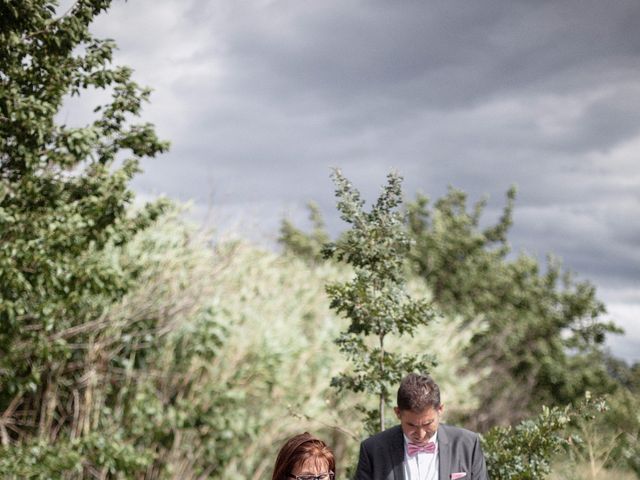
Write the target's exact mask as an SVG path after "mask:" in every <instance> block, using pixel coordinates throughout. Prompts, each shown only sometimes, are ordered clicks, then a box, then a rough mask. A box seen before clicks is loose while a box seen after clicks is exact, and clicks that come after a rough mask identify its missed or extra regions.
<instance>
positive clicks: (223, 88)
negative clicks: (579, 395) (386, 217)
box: [68, 0, 640, 360]
mask: <svg viewBox="0 0 640 480" xmlns="http://www.w3.org/2000/svg"><path fill="white" fill-rule="evenodd" d="M638 25H640V2H638V0H612V1H608V2H603V1H602V0H553V1H542V0H541V1H536V2H532V1H524V0H523V1H516V0H500V1H490V0H474V1H471V2H470V1H457V0H397V1H388V0H369V1H365V0H360V1H358V0H289V1H286V0H130V1H129V2H127V3H125V2H122V1H117V0H116V1H114V5H113V7H112V9H111V11H110V13H108V14H107V15H105V16H103V17H101V18H100V20H99V21H98V22H97V23H96V25H95V28H94V32H95V33H96V34H98V35H99V36H103V37H110V38H114V39H115V40H116V41H117V43H118V44H119V46H120V51H119V53H118V55H117V57H116V60H117V62H118V63H123V64H128V65H130V66H132V67H133V68H134V69H135V71H136V73H135V78H136V79H137V80H138V81H139V82H140V83H142V84H145V85H148V86H150V87H152V88H153V89H154V93H153V95H152V100H151V104H150V105H149V106H148V107H147V108H146V110H145V114H144V119H145V120H149V121H152V122H154V123H155V124H156V126H157V129H158V132H159V134H160V135H161V136H162V137H163V138H165V139H168V140H170V141H171V142H172V149H171V152H170V153H169V154H167V155H164V156H163V157H162V158H160V159H155V160H152V161H146V162H145V163H144V164H143V168H144V169H145V172H144V174H142V175H141V176H139V177H138V178H137V179H136V180H135V182H134V187H135V189H136V190H137V192H138V193H139V194H140V196H141V197H142V198H150V197H153V196H156V195H159V194H166V195H168V196H170V197H173V198H176V199H180V200H189V199H191V200H193V201H194V203H195V207H194V215H196V216H198V215H199V216H200V218H202V217H204V215H205V212H209V213H208V214H207V215H208V216H207V218H208V219H209V221H211V222H213V223H217V224H219V225H221V226H224V228H228V227H229V226H230V225H234V226H235V227H236V228H239V229H241V230H244V231H245V232H246V234H247V235H250V236H253V238H263V239H265V240H267V241H273V239H274V238H276V236H277V228H278V225H279V222H280V219H281V218H282V217H283V216H288V217H290V218H292V219H293V220H295V221H296V222H298V223H300V224H304V223H303V222H304V219H305V218H306V210H305V204H306V203H307V202H308V201H310V200H314V201H316V202H317V203H318V204H319V205H320V206H321V208H322V210H323V212H324V214H325V217H326V219H327V223H328V224H329V225H330V227H331V229H332V230H333V231H337V230H338V229H340V228H342V226H341V225H340V222H339V219H338V215H337V213H336V211H335V207H334V198H333V185H332V183H331V180H330V178H329V174H330V169H331V167H340V168H341V169H342V170H343V172H344V173H345V174H346V175H347V177H349V178H350V179H351V180H352V181H353V183H354V184H355V185H356V187H358V188H359V189H360V190H361V191H362V193H363V194H364V196H365V198H368V199H373V198H375V196H376V195H377V193H378V192H379V189H380V187H381V185H382V184H384V182H385V176H386V174H387V173H388V172H389V171H390V170H391V169H396V170H398V171H399V172H400V173H401V174H402V175H403V176H404V178H405V182H404V189H405V193H406V195H407V197H408V198H413V197H414V195H415V193H416V192H417V191H422V192H423V193H425V194H426V195H428V196H429V197H430V198H432V199H437V198H438V197H440V196H442V195H443V194H444V193H445V192H446V190H447V187H448V186H453V187H456V188H459V189H462V190H464V191H466V192H467V193H468V194H469V196H470V200H472V201H477V200H479V199H481V198H482V197H483V196H485V195H486V196H488V197H489V205H488V209H487V215H486V218H487V220H490V219H493V218H495V217H496V216H497V215H498V214H499V212H500V210H501V209H502V207H503V206H504V198H505V192H506V191H507V189H508V188H509V187H510V186H511V185H516V186H517V187H518V197H517V203H516V209H515V218H514V220H515V226H514V228H513V231H512V234H511V237H510V239H511V244H512V246H513V248H514V251H516V252H520V251H525V252H528V253H530V254H533V255H536V256H538V257H539V258H544V256H545V255H546V254H547V253H552V254H555V255H557V256H558V257H560V258H562V259H563V261H564V265H565V266H566V267H567V269H570V270H572V271H573V272H575V273H576V276H577V278H578V279H581V280H590V281H592V282H593V283H595V284H596V286H597V288H598V292H599V297H600V298H601V299H602V300H604V301H605V302H606V304H607V306H608V310H609V312H610V314H611V316H612V317H613V318H614V319H615V320H616V321H617V323H618V324H620V325H622V326H623V327H624V328H625V329H626V331H627V333H626V335H625V336H624V337H619V338H614V339H612V340H611V341H610V345H611V346H612V348H613V350H614V352H615V353H616V354H617V355H619V356H621V357H623V358H625V359H627V360H640V248H638V247H639V245H638V244H639V243H640V242H639V241H640V225H639V222H638V220H639V218H640V108H638V106H639V105H640V28H638ZM69 108H72V107H69ZM68 113H69V114H70V115H73V112H68Z"/></svg>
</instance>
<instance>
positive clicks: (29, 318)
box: [0, 0, 166, 406]
mask: <svg viewBox="0 0 640 480" xmlns="http://www.w3.org/2000/svg"><path fill="white" fill-rule="evenodd" d="M109 3H110V2H107V1H87V0H85V1H80V2H77V3H76V4H75V6H74V8H73V10H72V11H70V12H69V14H67V15H65V16H64V17H61V18H54V16H53V15H54V11H55V8H54V7H55V4H54V3H52V2H46V1H25V2H9V1H3V2H1V3H0V19H1V20H0V22H1V25H2V28H1V29H0V32H1V33H0V232H1V233H0V237H1V238H0V240H1V241H0V322H1V323H2V327H3V328H2V333H1V334H0V375H1V376H0V382H1V383H2V385H3V389H2V392H3V393H2V395H1V396H0V405H5V406H6V405H7V404H8V402H9V401H10V399H11V398H13V397H15V396H16V395H22V394H23V393H25V392H30V393H35V392H36V391H38V390H39V389H40V388H41V387H42V386H43V382H44V379H43V372H45V371H46V370H47V369H49V368H50V367H53V366H55V367H53V368H64V365H65V364H66V363H67V362H68V361H69V360H70V359H71V358H72V357H73V355H74V352H73V351H72V349H71V348H70V347H69V344H70V343H74V342H82V341H85V340H86V337H82V336H76V332H77V331H78V329H77V328H76V327H78V326H79V325H82V324H84V323H85V322H88V321H91V320H94V319H96V318H98V317H99V316H100V314H101V312H102V311H103V310H104V308H105V305H108V304H109V303H111V302H113V301H114V300H117V299H118V298H120V297H121V296H122V295H123V294H124V293H125V292H126V291H127V289H128V288H129V287H130V285H131V281H132V277H131V274H130V272H124V271H123V270H122V268H121V266H120V265H118V264H117V263H116V262H114V261H113V258H108V257H105V255H103V254H102V252H103V251H104V249H105V248H106V247H107V246H108V245H110V244H123V243H125V242H126V241H127V240H128V239H130V238H131V237H132V235H134V234H135V233H136V232H137V231H139V230H141V229H143V228H145V227H146V226H147V225H149V224H150V223H151V222H152V221H153V219H154V218H156V217H157V215H158V214H159V213H160V212H161V210H162V206H161V205H160V204H156V205H150V206H148V207H146V208H145V209H144V210H143V211H141V212H139V213H137V214H136V215H128V214H127V206H128V205H129V204H130V203H131V201H132V193H131V192H130V191H129V190H128V188H127V184H128V181H129V180H130V178H131V177H132V176H133V175H134V173H135V172H136V171H137V159H138V158H140V157H143V156H154V155H155V154H157V153H159V152H161V151H163V150H164V149H165V148H166V144H165V143H162V142H160V141H158V139H157V138H156V137H155V134H154V133H153V129H152V127H151V126H150V125H132V126H130V125H128V122H127V117H128V116H131V115H137V114H139V112H140V108H141V105H142V102H143V101H144V100H146V98H147V96H148V91H146V90H144V89H141V88H140V87H138V86H137V85H136V84H135V83H134V82H133V81H132V80H131V78H130V77H131V71H130V70H129V69H127V68H115V67H114V68H112V67H110V65H109V63H110V60H111V54H112V50H113V48H114V45H113V43H112V42H110V41H106V40H97V39H94V38H92V36H91V34H90V33H89V29H88V27H89V24H90V22H91V21H92V20H93V18H94V17H95V16H96V15H97V14H99V13H100V12H101V11H104V10H105V9H106V8H107V7H108V5H109ZM89 87H93V88H103V89H106V88H109V89H111V91H112V92H113V96H112V101H111V102H110V103H109V104H107V105H104V106H103V107H102V109H101V115H100V116H99V117H98V118H97V119H96V120H95V121H94V122H93V123H91V124H90V125H88V126H86V127H82V128H71V127H68V126H65V125H58V124H57V123H56V121H55V115H56V114H57V113H58V111H59V109H60V107H61V105H62V102H63V99H64V98H65V96H66V95H77V94H79V93H80V92H81V91H82V90H84V89H86V88H89ZM128 150H129V151H131V153H132V157H131V158H130V159H127V160H125V161H124V162H123V163H122V165H121V166H120V167H117V168H116V167H114V165H113V162H114V160H115V158H116V155H118V154H119V153H120V152H123V153H126V151H128ZM81 330H82V329H81ZM18 334H19V335H20V341H14V340H15V337H16V335H18Z"/></svg>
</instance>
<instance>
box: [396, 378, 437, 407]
mask: <svg viewBox="0 0 640 480" xmlns="http://www.w3.org/2000/svg"><path fill="white" fill-rule="evenodd" d="M439 407H440V388H439V387H438V385H437V384H436V382H435V381H434V380H433V378H431V377H430V376H429V375H426V374H424V375H421V374H417V373H410V374H409V375H407V376H406V377H404V378H403V379H402V381H401V382H400V388H398V408H399V409H400V410H410V411H412V412H422V411H423V410H425V409H427V408H439Z"/></svg>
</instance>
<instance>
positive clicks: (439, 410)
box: [438, 403, 444, 415]
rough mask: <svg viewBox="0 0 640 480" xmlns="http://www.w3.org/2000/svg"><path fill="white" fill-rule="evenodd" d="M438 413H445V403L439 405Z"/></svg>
mask: <svg viewBox="0 0 640 480" xmlns="http://www.w3.org/2000/svg"><path fill="white" fill-rule="evenodd" d="M438 413H439V414H440V415H442V414H443V413H444V403H441V404H440V406H439V407H438Z"/></svg>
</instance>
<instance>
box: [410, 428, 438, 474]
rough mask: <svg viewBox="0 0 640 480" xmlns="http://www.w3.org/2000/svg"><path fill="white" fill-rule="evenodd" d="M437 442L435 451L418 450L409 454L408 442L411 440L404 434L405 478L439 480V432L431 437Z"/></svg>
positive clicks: (431, 439) (431, 440)
mask: <svg viewBox="0 0 640 480" xmlns="http://www.w3.org/2000/svg"><path fill="white" fill-rule="evenodd" d="M429 441H430V442H434V443H435V444H436V451H435V453H426V452H418V453H417V454H415V455H413V456H409V453H408V452H407V444H408V443H409V442H410V440H409V439H408V438H407V436H406V435H404V463H403V468H404V478H405V480H439V478H438V432H436V433H435V434H434V435H433V437H431V438H430V439H429Z"/></svg>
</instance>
